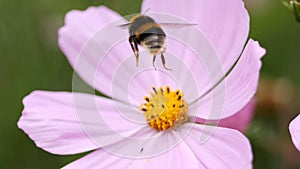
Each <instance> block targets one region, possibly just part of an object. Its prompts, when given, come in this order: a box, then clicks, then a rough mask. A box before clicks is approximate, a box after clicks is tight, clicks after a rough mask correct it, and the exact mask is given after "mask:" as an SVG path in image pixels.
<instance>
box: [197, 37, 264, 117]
mask: <svg viewBox="0 0 300 169" xmlns="http://www.w3.org/2000/svg"><path fill="white" fill-rule="evenodd" d="M264 54H265V49H264V48H262V47H260V46H259V44H258V42H257V41H254V40H252V39H250V40H249V42H248V43H247V45H246V47H245V50H244V52H243V53H242V56H241V58H240V59H239V61H238V62H237V64H236V65H235V67H234V68H233V70H232V71H231V72H230V73H229V75H227V77H226V78H225V80H223V81H222V82H221V83H220V84H219V85H218V86H217V87H216V88H214V89H213V92H214V94H208V95H207V96H205V97H203V98H202V99H200V101H199V104H200V112H199V113H198V117H200V118H203V119H208V120H218V119H223V118H226V117H229V116H231V115H233V114H235V113H237V112H238V111H239V110H241V109H242V108H243V107H244V106H245V105H246V104H247V103H248V102H249V101H250V100H251V98H252V97H253V96H254V94H255V92H256V89H257V85H258V80H259V72H260V68H261V58H262V56H263V55H264ZM224 85H225V88H224ZM224 90H225V91H224ZM222 98H223V100H225V102H223V101H222V102H220V103H218V102H217V103H215V104H212V99H215V100H217V101H218V100H222ZM213 106H215V107H213ZM216 107H218V111H220V110H221V113H219V112H218V113H216V112H214V111H213V109H212V108H216ZM222 110H223V111H222ZM193 113H195V112H192V113H191V115H193Z"/></svg>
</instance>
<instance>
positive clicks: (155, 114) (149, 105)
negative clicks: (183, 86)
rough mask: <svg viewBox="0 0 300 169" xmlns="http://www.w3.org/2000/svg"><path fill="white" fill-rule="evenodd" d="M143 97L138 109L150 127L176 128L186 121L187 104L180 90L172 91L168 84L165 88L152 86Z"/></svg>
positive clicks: (159, 129)
mask: <svg viewBox="0 0 300 169" xmlns="http://www.w3.org/2000/svg"><path fill="white" fill-rule="evenodd" d="M144 99H145V103H143V104H141V106H140V110H141V111H143V113H144V115H145V118H146V120H147V122H148V124H149V125H150V127H151V128H153V129H155V130H157V131H162V130H167V129H169V128H172V129H176V128H177V127H178V126H179V125H181V124H183V123H185V122H187V121H188V116H187V112H188V105H187V103H186V102H185V101H184V99H183V93H182V92H181V91H180V90H175V91H172V90H171V89H170V87H169V86H167V87H165V89H163V88H162V87H160V88H155V87H152V90H151V91H150V96H149V97H148V96H145V97H144Z"/></svg>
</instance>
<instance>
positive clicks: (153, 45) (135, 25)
mask: <svg viewBox="0 0 300 169" xmlns="http://www.w3.org/2000/svg"><path fill="white" fill-rule="evenodd" d="M160 25H164V26H169V27H176V26H177V25H181V26H185V25H195V24H176V23H160V24H158V23H156V22H155V21H154V19H153V18H151V17H149V16H147V15H144V14H138V15H135V16H134V17H132V18H131V19H130V21H129V23H127V24H124V25H120V26H121V27H128V30H129V43H130V46H131V48H132V51H133V53H134V55H135V57H136V66H138V63H139V48H138V45H140V46H142V47H144V48H146V49H147V50H149V51H150V53H151V54H153V61H152V64H153V67H154V68H156V67H155V64H154V62H155V59H156V55H158V54H160V56H161V60H162V64H163V67H164V68H165V69H167V70H172V69H169V68H168V67H167V66H166V59H165V56H164V52H165V51H166V44H165V41H166V33H165V32H164V30H163V29H162V28H161V26H160Z"/></svg>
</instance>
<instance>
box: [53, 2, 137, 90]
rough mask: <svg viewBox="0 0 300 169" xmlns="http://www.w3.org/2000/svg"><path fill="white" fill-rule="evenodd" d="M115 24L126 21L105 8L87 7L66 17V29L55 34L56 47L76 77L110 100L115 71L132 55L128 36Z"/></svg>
mask: <svg viewBox="0 0 300 169" xmlns="http://www.w3.org/2000/svg"><path fill="white" fill-rule="evenodd" d="M116 22H118V23H119V24H121V23H126V22H127V21H126V20H125V19H123V18H122V17H121V16H120V15H119V14H117V13H116V12H114V11H111V10H110V9H108V8H106V7H104V6H100V7H90V8H88V9H87V10H85V11H78V10H73V11H70V12H69V13H67V15H66V18H65V25H64V26H63V27H62V28H60V29H59V33H58V34H59V39H58V44H59V47H60V48H61V50H62V51H63V53H64V54H65V55H66V57H67V59H68V60H69V62H70V64H71V65H72V67H73V68H74V70H75V71H76V73H78V74H79V76H80V77H81V78H82V79H83V80H85V82H86V83H88V84H89V85H90V86H92V87H93V88H95V89H97V90H98V91H100V92H102V93H104V94H106V95H108V96H112V91H111V88H112V81H113V76H114V73H115V71H116V69H117V68H118V66H119V64H120V63H121V62H122V60H123V59H124V58H126V57H127V56H129V55H132V51H131V49H130V45H129V43H128V40H127V38H128V33H127V31H126V30H122V29H121V28H120V27H119V26H118V24H116ZM124 37H126V40H125V39H124ZM134 65H135V63H134V62H133V63H132V65H128V69H130V67H132V68H135V66H134ZM129 66H130V67H129Z"/></svg>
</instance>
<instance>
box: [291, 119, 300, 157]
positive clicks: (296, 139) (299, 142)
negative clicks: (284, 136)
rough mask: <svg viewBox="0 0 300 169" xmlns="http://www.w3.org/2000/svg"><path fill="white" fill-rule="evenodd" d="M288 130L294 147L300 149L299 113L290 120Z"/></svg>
mask: <svg viewBox="0 0 300 169" xmlns="http://www.w3.org/2000/svg"><path fill="white" fill-rule="evenodd" d="M289 130H290V134H291V137H292V141H293V143H294V145H295V147H296V148H297V149H298V150H299V151H300V115H298V116H297V117H296V118H295V119H294V120H292V121H291V123H290V125H289Z"/></svg>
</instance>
